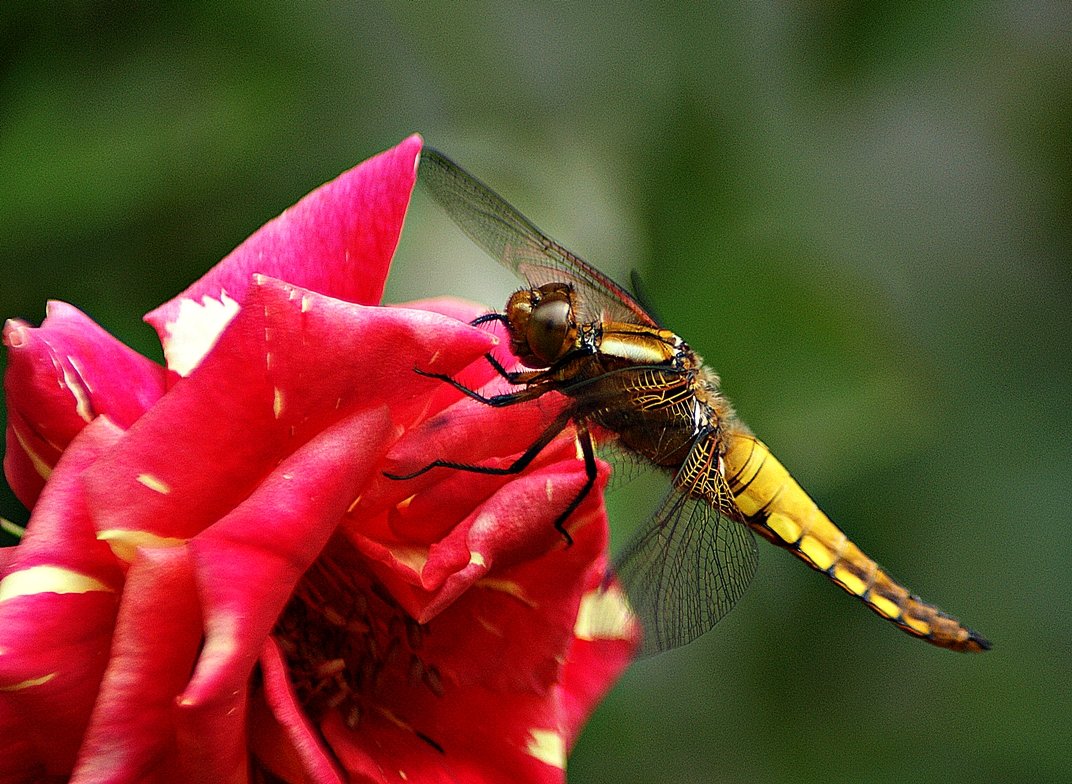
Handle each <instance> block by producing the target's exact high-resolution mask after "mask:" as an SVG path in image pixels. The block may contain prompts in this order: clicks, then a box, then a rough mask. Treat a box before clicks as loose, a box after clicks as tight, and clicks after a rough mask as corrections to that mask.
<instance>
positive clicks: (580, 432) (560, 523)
mask: <svg viewBox="0 0 1072 784" xmlns="http://www.w3.org/2000/svg"><path fill="white" fill-rule="evenodd" d="M574 427H576V428H577V441H578V442H580V445H581V455H582V456H583V457H584V477H585V480H584V485H583V486H582V487H581V489H580V490H578V491H577V495H575V496H574V497H573V500H572V501H570V502H569V505H568V506H567V507H566V508H565V509H564V510H563V511H562V514H560V515H559V516H558V517H557V518H555V530H556V531H558V532H559V533H560V534H562V538H563V539H565V540H566V547H570V546H571V545H572V544H573V536H572V535H570V532H569V531H567V530H566V520H568V519H569V516H570V515H571V514H573V513H574V512H575V511H576V510H577V507H578V506H580V505H581V502H582V501H583V500H584V499H585V498H586V497H587V496H588V493H589V492H591V490H592V487H593V486H594V485H595V483H596V453H595V449H594V448H593V447H592V436H591V434H590V433H589V432H588V426H587V425H586V424H585V423H584V420H574Z"/></svg>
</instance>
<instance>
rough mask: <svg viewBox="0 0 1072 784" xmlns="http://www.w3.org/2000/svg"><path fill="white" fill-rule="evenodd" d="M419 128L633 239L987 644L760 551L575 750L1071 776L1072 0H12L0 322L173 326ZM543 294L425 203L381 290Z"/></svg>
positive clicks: (567, 219) (833, 495) (925, 583)
mask: <svg viewBox="0 0 1072 784" xmlns="http://www.w3.org/2000/svg"><path fill="white" fill-rule="evenodd" d="M701 6H702V10H701ZM412 131H421V132H423V133H424V134H425V136H426V138H427V139H428V140H429V141H431V142H432V143H434V144H436V145H437V146H439V147H441V148H443V149H445V150H447V151H448V152H450V153H451V154H452V155H453V156H454V157H456V158H458V159H459V160H461V161H463V162H465V164H466V165H467V166H468V167H469V168H471V169H472V170H474V171H475V172H477V173H478V174H479V175H480V176H482V177H483V178H484V179H485V180H487V181H489V182H490V183H492V184H493V185H494V186H495V187H496V188H497V189H498V190H500V191H501V192H502V193H504V194H505V195H507V197H508V198H509V199H510V201H512V202H513V203H514V204H515V205H517V206H518V207H519V208H521V209H522V211H524V212H525V213H526V214H528V215H529V216H530V217H531V218H533V219H534V220H535V221H536V222H537V223H538V224H539V225H541V226H543V227H544V228H546V229H547V230H548V231H549V233H550V234H552V235H553V236H555V237H556V238H558V239H560V240H561V241H563V242H564V243H565V244H566V245H567V246H568V247H571V248H573V249H575V250H577V251H578V252H579V253H581V254H582V255H585V256H586V257H587V258H589V259H590V260H592V261H594V262H595V263H596V264H597V265H598V266H601V267H602V268H604V269H605V270H607V271H609V272H611V273H612V274H614V275H617V276H619V277H628V273H629V271H630V270H632V269H636V270H638V271H639V273H640V274H641V276H642V278H643V280H644V281H645V282H646V284H647V288H648V290H649V296H650V299H651V300H652V301H653V302H654V304H655V306H656V309H657V311H658V312H659V314H660V315H661V317H662V318H663V320H664V321H665V322H666V323H667V324H668V325H669V326H671V327H672V328H674V329H675V330H676V331H678V332H679V333H681V334H682V335H685V336H686V337H687V338H688V340H689V341H690V343H691V344H692V345H693V346H694V347H696V348H697V349H699V350H700V351H701V352H702V353H703V354H704V355H705V357H706V358H707V360H708V362H709V363H710V364H712V365H713V366H714V367H716V368H717V369H718V370H719V371H720V373H721V374H722V377H723V380H724V385H725V388H726V390H727V392H728V393H729V394H730V395H731V396H732V398H733V399H734V400H735V401H736V403H737V405H738V408H739V410H740V412H741V413H742V415H743V416H744V418H745V419H746V420H747V421H748V422H750V423H751V425H752V427H753V428H754V429H755V430H756V432H757V433H759V434H761V435H762V436H763V437H764V439H765V440H766V441H767V442H768V443H769V444H770V445H771V446H772V448H773V449H774V450H775V452H776V453H777V454H778V455H780V457H781V459H782V460H783V462H785V463H786V464H787V465H789V466H790V467H791V469H792V470H793V471H794V473H795V474H796V476H797V477H798V479H799V480H800V481H801V483H802V484H803V485H804V486H805V487H806V488H808V489H809V490H810V492H811V493H812V494H813V495H814V496H815V497H816V498H817V499H818V500H819V501H820V503H821V504H822V506H823V507H824V508H825V509H826V510H827V511H828V512H829V513H830V514H831V516H832V517H833V518H834V519H835V520H837V521H839V522H840V523H841V524H842V526H843V527H845V528H846V529H847V530H848V531H849V532H850V533H851V534H853V536H854V538H855V539H856V540H857V541H858V542H859V543H860V544H861V545H862V546H864V548H865V549H866V550H868V551H869V552H871V553H872V554H873V555H874V556H875V557H876V558H877V559H879V560H880V561H881V562H882V563H883V564H885V565H886V566H888V567H889V569H890V571H891V572H892V573H893V574H894V575H895V576H898V577H900V578H901V579H903V580H904V581H905V582H906V583H907V584H908V585H910V586H911V587H912V588H914V589H915V590H916V591H918V592H919V593H921V594H923V595H924V596H925V597H926V598H928V599H930V600H932V601H934V602H936V603H938V604H940V605H941V606H943V607H944V608H946V609H947V610H949V611H951V612H953V613H955V614H958V615H960V616H961V617H962V618H964V619H965V620H966V621H967V622H969V623H970V624H971V625H972V626H974V627H976V628H977V629H979V630H980V631H982V632H983V633H985V634H986V635H988V636H989V637H991V638H992V639H993V641H994V650H993V651H991V652H990V653H988V654H985V655H979V656H958V655H955V654H951V653H948V652H945V651H940V650H937V649H933V648H931V647H929V646H927V645H924V644H921V643H919V642H917V641H915V640H912V639H910V638H908V637H907V636H905V635H902V634H900V633H898V632H896V631H895V630H893V629H892V628H888V625H887V624H884V623H882V622H880V621H879V620H878V619H876V618H875V617H874V616H872V615H871V614H870V613H868V612H866V611H865V610H864V609H862V608H861V607H859V606H858V605H857V604H856V603H855V602H853V601H851V600H850V599H849V598H848V597H846V596H844V595H843V594H842V593H841V592H840V591H838V590H837V589H835V588H834V587H832V586H831V585H829V584H827V583H826V582H825V581H824V580H822V579H820V578H819V577H818V576H816V575H815V574H813V573H811V572H810V571H808V570H807V569H805V568H804V567H803V566H802V565H801V564H799V563H798V562H796V561H795V560H794V559H792V558H790V557H789V556H787V555H785V554H783V553H780V552H777V551H775V550H774V549H773V548H767V547H764V549H763V552H762V557H761V565H760V573H759V576H758V577H757V579H756V582H755V584H754V585H753V587H752V589H751V590H750V592H749V593H748V594H747V595H746V597H745V598H744V600H743V601H742V602H741V603H740V605H739V607H738V608H737V609H736V610H735V611H734V612H733V613H731V614H730V616H729V617H728V618H727V619H726V620H725V621H724V622H723V623H722V624H721V625H720V626H719V627H718V628H717V629H716V630H715V632H714V633H712V634H710V635H708V636H707V637H705V638H703V639H702V640H701V641H699V642H697V643H695V644H693V645H691V646H689V647H687V648H686V649H684V650H680V651H677V652H674V653H671V654H667V655H663V656H661V657H657V658H655V659H653V660H648V661H645V662H642V663H639V664H637V665H636V666H634V667H633V668H632V670H631V671H630V672H629V673H628V674H627V675H626V677H625V678H623V680H622V681H621V683H620V684H619V685H618V686H617V688H616V689H615V690H614V692H613V693H612V694H611V695H610V696H609V698H608V699H607V700H606V702H605V703H604V704H603V706H602V707H601V708H600V710H599V711H598V713H597V714H596V715H595V716H594V717H593V719H592V721H591V723H590V725H589V727H588V728H587V730H586V732H585V734H584V736H583V737H582V738H581V740H580V742H579V743H578V745H577V747H576V749H575V751H574V753H573V755H572V758H571V761H570V771H569V775H570V779H571V781H576V782H603V781H606V782H641V781H645V782H647V781H675V782H754V781H769V782H782V781H793V782H809V781H821V782H824V783H825V784H830V782H839V781H868V782H880V781H891V782H905V781H942V782H961V781H963V782H968V781H972V782H979V781H1032V782H1049V781H1052V782H1057V781H1069V780H1072V761H1070V756H1072V755H1070V752H1069V750H1068V741H1069V737H1070V734H1072V733H1070V730H1072V674H1070V668H1072V661H1070V652H1072V623H1070V621H1072V600H1070V594H1072V592H1070V589H1069V585H1068V580H1069V571H1070V565H1072V559H1070V555H1072V547H1070V545H1069V542H1070V539H1072V538H1070V536H1069V522H1070V514H1069V510H1070V507H1072V450H1070V437H1069V433H1070V426H1072V405H1070V404H1072V399H1070V392H1069V390H1070V382H1072V315H1070V312H1072V267H1070V256H1072V254H1070V248H1072V209H1070V207H1072V144H1070V141H1072V6H1070V5H1069V4H1067V3H1064V2H1049V3H1046V2H1022V3H1018V2H1012V1H1011V0H1010V1H1009V2H956V3H948V2H926V3H923V2H920V3H902V4H888V5H887V4H878V3H853V2H833V1H829V2H756V3H732V2H730V3H709V4H698V3H685V2H680V3H672V2H665V1H664V2H660V3H648V4H645V3H625V4H623V3H589V4H585V5H584V7H583V8H573V7H571V8H567V7H564V6H560V5H558V4H550V3H540V4H528V3H519V2H494V3H487V2H481V3H470V4H455V3H441V2H424V3H419V4H417V3H412V4H411V3H405V2H392V3H349V2H314V3H306V4H292V3H282V2H261V3H232V4H225V5H224V7H222V8H221V7H218V4H217V3H214V2H188V3H187V2H184V3H152V4H147V3H140V2H125V3H123V2H116V3H107V2H77V1H75V0H71V1H70V2H53V3H43V4H42V3H27V2H19V1H17V0H16V1H15V2H8V3H5V4H3V5H2V6H0V264H2V273H3V274H2V277H0V314H2V315H4V316H20V317H24V318H28V319H30V320H33V321H35V322H36V321H39V320H40V319H41V318H42V317H43V312H44V303H45V301H46V299H48V298H58V299H63V300H66V301H68V302H71V303H73V304H75V305H77V306H78V307H80V308H82V309H83V310H85V311H86V312H87V313H89V314H90V315H91V316H92V317H93V318H95V319H96V320H97V321H98V322H100V323H101V324H103V325H104V326H105V327H106V328H108V329H109V330H111V331H112V332H113V333H114V334H116V335H118V336H119V337H120V338H121V339H122V340H124V341H126V342H127V343H129V344H131V345H133V346H135V347H137V348H138V349H139V350H141V351H143V352H145V353H147V354H150V355H152V356H159V350H158V348H157V346H156V342H155V339H154V337H153V335H152V333H151V331H150V330H149V328H148V327H146V326H144V325H143V324H141V322H140V316H141V314H143V313H144V312H146V311H148V310H150V309H151V308H153V307H154V306H155V305H156V304H158V303H159V302H161V301H163V300H166V299H168V298H170V297H171V296H173V295H174V294H175V293H176V292H178V291H180V290H181V289H182V288H184V287H185V286H186V285H187V284H188V283H189V282H190V281H192V280H193V279H194V278H196V277H197V276H198V275H199V274H200V273H201V272H202V271H204V270H205V269H207V268H208V267H209V266H211V265H212V264H213V263H214V262H215V261H216V260H218V259H219V258H221V257H222V256H223V255H225V254H226V253H227V252H228V251H229V250H230V249H231V248H232V247H233V246H235V245H237V244H238V243H239V242H240V241H241V240H242V239H243V238H244V237H246V236H247V235H248V234H249V233H250V232H252V231H253V230H254V229H255V228H256V227H257V226H259V225H260V224H261V223H263V222H264V221H265V220H267V219H269V218H270V217H272V216H274V215H275V214H276V213H278V212H279V211H280V210H282V209H283V208H284V207H286V206H288V205H289V204H291V203H293V202H294V201H295V200H297V199H298V198H299V197H300V196H301V195H302V194H304V193H305V192H307V191H309V190H310V189H312V188H313V187H315V186H316V185H318V184H320V183H321V182H323V181H325V180H327V179H330V178H331V177H333V176H334V175H335V174H337V173H338V172H339V171H341V170H343V169H345V168H348V167H349V166H351V165H353V164H354V163H356V162H358V161H360V160H362V159H364V158H365V157H367V156H369V155H371V154H373V153H375V152H377V151H379V150H381V149H384V148H386V147H388V146H390V145H392V144H394V143H396V142H397V141H398V140H399V139H401V138H402V137H403V136H405V135H407V134H409V133H410V132H412ZM513 285H514V284H513V282H512V281H511V280H510V279H509V278H508V277H506V276H505V274H503V275H499V270H497V269H496V268H494V265H492V264H491V263H490V262H488V261H487V260H486V259H483V258H482V257H480V255H479V253H478V252H477V251H475V250H474V249H473V248H472V247H471V246H470V245H469V244H468V243H467V241H466V240H465V239H464V237H462V236H461V235H460V233H459V232H458V231H457V230H456V229H454V228H453V227H452V226H451V225H450V224H449V222H447V221H446V220H445V219H444V218H442V217H441V216H440V215H439V214H438V213H437V212H436V211H435V209H434V207H432V206H431V205H430V203H429V201H428V200H427V199H425V198H423V197H422V196H420V195H419V196H417V197H416V198H415V200H414V205H413V210H412V212H411V214H410V216H409V219H408V222H407V227H406V233H405V235H404V238H403V242H402V245H401V248H400V251H399V254H398V258H397V260H396V266H395V272H394V277H393V279H392V281H391V288H390V290H389V295H390V298H392V299H394V300H396V301H397V300H402V299H406V298H412V297H417V296H424V295H432V294H440V293H452V294H457V295H461V296H465V297H468V298H470V299H475V300H479V301H483V302H486V303H488V304H490V305H494V306H499V305H500V304H501V303H502V302H503V301H504V299H505V297H506V295H507V294H508V293H509V291H510V290H511V287H512V286H513ZM4 493H5V495H4V496H3V498H2V514H3V515H4V516H5V517H7V518H9V519H11V520H14V521H16V522H24V521H25V519H26V512H25V510H24V509H22V508H21V507H20V506H19V504H18V503H17V502H16V501H15V500H14V499H13V498H12V497H11V495H10V493H8V491H7V490H6V488H5V490H4Z"/></svg>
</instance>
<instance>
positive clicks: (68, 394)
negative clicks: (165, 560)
mask: <svg viewBox="0 0 1072 784" xmlns="http://www.w3.org/2000/svg"><path fill="white" fill-rule="evenodd" d="M4 345H5V346H7V349H8V369H7V373H6V375H5V377H4V388H5V391H6V394H7V403H8V412H9V420H8V432H7V443H8V454H7V456H6V459H5V469H6V470H7V472H8V479H9V482H10V483H11V486H12V488H13V489H14V490H15V492H16V494H17V495H18V496H19V499H20V500H21V501H22V502H23V503H25V504H26V505H27V506H30V507H32V506H33V503H34V501H35V500H36V499H37V494H38V492H40V488H41V486H42V485H43V483H44V480H45V479H47V478H48V469H50V468H51V467H52V466H54V465H55V464H56V460H57V459H58V458H59V454H60V453H61V452H62V451H63V450H64V449H65V448H66V447H67V445H68V444H69V443H70V442H71V439H73V438H74V437H75V435H77V434H78V433H79V432H80V431H81V430H82V428H83V427H85V426H86V424H87V423H88V422H91V421H92V420H93V419H94V418H95V417H97V416H100V415H102V414H103V415H107V416H108V417H109V418H110V419H111V420H112V421H113V422H114V423H115V424H116V425H118V426H119V427H121V428H123V429H126V428H127V427H129V426H130V425H131V424H133V423H134V422H135V421H136V420H137V419H138V418H139V417H140V416H141V415H142V414H143V413H145V411H146V410H147V409H148V408H149V406H151V405H152V404H153V403H155V402H156V400H157V399H158V398H159V397H160V396H161V395H162V394H163V393H164V389H165V381H166V371H165V370H164V368H162V367H160V366H159V365H157V364H156V363H155V362H152V361H151V360H148V359H146V358H145V357H143V356H141V355H140V354H138V353H137V352H135V351H133V350H131V349H130V348H128V347H127V346H125V345H123V344H122V343H120V342H119V341H118V340H116V339H115V338H114V337H112V336H111V335H109V334H108V333H107V332H105V331H104V330H103V329H101V328H100V327H99V326H97V324H95V323H94V322H93V321H92V320H91V319H90V318H89V317H87V316H86V315H85V314H84V313H82V312H81V311H79V310H78V309H76V308H73V307H71V306H70V305H67V304H65V303H62V302H56V301H53V302H50V303H49V305H48V311H47V315H46V317H45V320H44V322H43V323H42V324H41V326H40V327H38V328H34V327H31V326H30V325H28V324H26V323H25V322H22V321H17V320H11V321H8V322H7V324H5V326H4ZM27 469H32V470H30V471H28V470H27Z"/></svg>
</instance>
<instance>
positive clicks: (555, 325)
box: [528, 299, 572, 365]
mask: <svg viewBox="0 0 1072 784" xmlns="http://www.w3.org/2000/svg"><path fill="white" fill-rule="evenodd" d="M569 316H570V304H569V302H567V301H566V300H561V299H552V300H548V301H547V302H543V303H541V304H539V305H537V306H536V309H535V310H533V311H532V316H530V317H529V324H528V339H529V348H531V349H532V353H533V354H535V355H536V357H537V358H539V359H540V360H542V361H543V362H546V363H547V364H548V365H551V364H554V363H555V362H556V361H557V360H558V359H560V358H561V357H562V355H563V354H565V353H566V351H568V350H569V339H570V338H571V337H572V334H571V330H570V320H569Z"/></svg>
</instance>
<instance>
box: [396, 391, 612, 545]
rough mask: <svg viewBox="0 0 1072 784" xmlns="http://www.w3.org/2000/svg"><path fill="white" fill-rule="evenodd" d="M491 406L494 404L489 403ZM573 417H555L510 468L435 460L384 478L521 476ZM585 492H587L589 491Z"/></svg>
mask: <svg viewBox="0 0 1072 784" xmlns="http://www.w3.org/2000/svg"><path fill="white" fill-rule="evenodd" d="M448 378H449V377H448ZM452 380H453V379H452ZM459 386H460V385H459ZM460 388H461V387H460ZM523 391H527V390H523ZM518 394H521V393H518ZM473 395H476V393H475V392H474V393H473ZM495 397H507V395H496V396H495ZM478 399H479V398H478ZM494 399H495V398H486V400H494ZM489 405H494V404H491V403H489ZM504 405H505V404H504ZM572 416H573V412H572V411H570V410H568V409H567V410H566V411H563V412H562V413H560V414H559V415H558V416H557V417H555V419H554V421H553V422H551V424H550V425H548V426H547V427H546V428H544V431H543V432H542V433H540V436H539V438H537V439H536V440H535V441H533V442H532V443H531V444H530V445H529V448H528V449H526V450H525V451H524V452H522V453H521V455H519V456H518V458H517V459H516V460H515V461H514V462H512V463H511V464H510V465H508V466H503V467H501V468H499V467H496V466H481V465H469V464H468V463H454V462H451V461H450V460H433V461H432V462H431V463H429V464H428V465H426V466H425V467H424V468H420V469H418V470H416V471H413V472H412V473H409V474H389V473H387V472H386V471H385V472H384V476H386V477H387V478H388V479H413V478H414V477H418V476H420V475H421V474H423V473H425V472H427V471H431V470H432V469H433V468H453V469H454V470H456V471H470V472H472V473H474V474H492V475H494V476H506V475H509V474H520V473H521V472H522V471H524V470H525V469H526V468H528V466H529V464H530V463H531V462H532V461H533V460H535V459H536V456H537V455H538V454H540V452H542V451H543V449H544V447H546V446H547V445H548V444H550V443H551V442H552V441H554V439H555V436H557V435H558V434H559V433H561V432H562V430H563V428H565V427H566V425H567V424H569V421H570V418H571V417H572ZM593 465H594V462H593ZM585 492H587V490H586V491H585ZM558 526H559V523H555V527H556V528H558ZM560 530H561V529H560ZM567 536H568V534H567Z"/></svg>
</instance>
